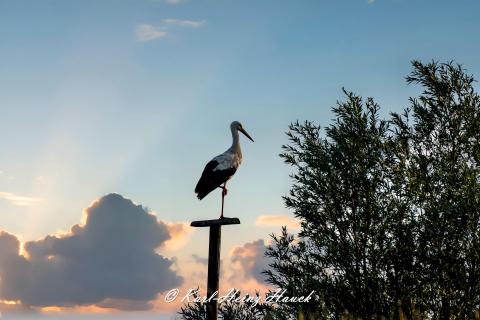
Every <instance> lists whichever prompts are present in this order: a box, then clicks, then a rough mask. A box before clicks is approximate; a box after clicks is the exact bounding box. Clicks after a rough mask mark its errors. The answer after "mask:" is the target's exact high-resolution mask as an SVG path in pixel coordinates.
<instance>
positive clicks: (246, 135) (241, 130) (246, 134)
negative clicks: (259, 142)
mask: <svg viewBox="0 0 480 320" xmlns="http://www.w3.org/2000/svg"><path fill="white" fill-rule="evenodd" d="M239 130H240V132H241V133H243V134H244V135H245V137H247V138H248V139H250V140H252V142H255V141H253V139H252V137H250V135H249V134H248V133H247V131H245V129H243V128H240V129H239Z"/></svg>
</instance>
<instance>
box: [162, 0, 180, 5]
mask: <svg viewBox="0 0 480 320" xmlns="http://www.w3.org/2000/svg"><path fill="white" fill-rule="evenodd" d="M165 2H166V3H168V4H180V3H182V2H183V0H165Z"/></svg>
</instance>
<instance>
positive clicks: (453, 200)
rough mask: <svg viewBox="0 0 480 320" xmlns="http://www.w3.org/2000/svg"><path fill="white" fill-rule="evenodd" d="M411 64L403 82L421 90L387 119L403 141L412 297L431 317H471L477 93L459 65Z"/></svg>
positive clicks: (477, 273)
mask: <svg viewBox="0 0 480 320" xmlns="http://www.w3.org/2000/svg"><path fill="white" fill-rule="evenodd" d="M413 67H414V70H413V72H412V73H411V74H410V76H408V77H407V81H408V82H409V83H415V84H421V85H422V86H423V88H424V91H423V92H422V94H421V95H420V96H419V97H418V98H415V99H411V100H410V101H411V112H409V111H408V112H407V113H406V114H405V115H404V116H403V117H400V116H398V115H394V120H395V123H396V125H397V127H398V128H399V130H398V132H399V133H400V134H401V135H402V136H403V137H405V138H406V141H408V151H409V153H408V160H409V164H408V166H407V168H406V176H408V182H409V183H408V187H409V192H410V194H411V201H412V207H413V209H414V210H415V214H416V217H417V225H418V229H417V231H418V238H417V241H418V243H417V245H416V247H417V251H416V260H417V263H418V268H419V269H421V270H422V272H421V273H419V277H420V278H419V280H420V281H419V283H418V288H417V292H418V294H419V297H418V300H419V303H420V305H421V307H422V309H423V310H425V312H426V313H427V314H429V315H430V316H431V318H433V319H465V318H472V317H473V316H474V313H475V312H478V310H479V308H480V282H479V281H480V255H479V254H480V215H479V211H480V206H479V205H480V203H479V201H480V167H479V165H480V163H479V160H480V145H479V141H480V98H479V95H478V94H477V93H476V92H475V90H474V88H473V82H474V79H473V77H472V76H470V75H468V74H466V72H465V70H464V69H462V67H461V66H459V65H454V64H453V63H445V64H439V63H436V62H432V63H429V64H426V65H425V64H422V63H421V62H419V61H414V62H413ZM409 117H411V118H412V119H413V124H410V123H409V121H408V118H409Z"/></svg>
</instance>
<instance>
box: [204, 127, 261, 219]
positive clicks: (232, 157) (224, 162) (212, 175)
mask: <svg viewBox="0 0 480 320" xmlns="http://www.w3.org/2000/svg"><path fill="white" fill-rule="evenodd" d="M230 130H231V131H232V140H233V141H232V146H231V147H230V148H228V150H227V151H225V152H224V153H222V154H220V155H218V156H216V157H215V158H213V159H212V160H211V161H210V162H209V163H207V165H206V166H205V169H204V170H203V173H202V176H201V177H200V180H199V181H198V183H197V186H196V187H195V193H196V194H197V197H198V199H200V200H201V199H203V198H204V197H205V196H206V195H207V194H209V193H210V192H212V191H213V190H215V189H216V188H219V187H220V188H222V213H221V215H220V218H223V201H224V197H225V195H226V194H227V188H226V184H227V181H228V180H229V179H230V178H231V177H232V176H233V175H234V174H235V172H236V171H237V169H238V167H239V166H240V164H241V163H242V150H241V148H240V137H239V134H238V132H241V133H243V134H244V135H245V136H246V137H247V138H249V139H250V140H252V141H253V139H252V138H251V137H250V135H249V134H248V133H247V131H245V129H243V127H242V124H241V123H240V122H238V121H234V122H232V123H231V124H230ZM222 184H223V186H222Z"/></svg>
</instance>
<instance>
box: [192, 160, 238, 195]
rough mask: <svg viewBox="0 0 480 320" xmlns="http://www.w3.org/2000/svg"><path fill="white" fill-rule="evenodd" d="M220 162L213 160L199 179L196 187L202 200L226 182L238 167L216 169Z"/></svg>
mask: <svg viewBox="0 0 480 320" xmlns="http://www.w3.org/2000/svg"><path fill="white" fill-rule="evenodd" d="M217 165H218V162H217V161H216V160H212V161H210V162H209V163H207V165H206V166H205V169H203V173H202V176H201V177H200V180H198V183H197V186H196V187H195V193H196V194H197V198H198V199H200V200H202V199H203V198H204V197H205V196H206V195H207V194H209V193H210V192H212V191H213V190H215V189H216V188H218V187H219V186H221V185H222V183H224V182H226V181H227V180H228V179H229V178H230V177H231V176H233V174H234V173H235V171H237V169H235V168H229V169H225V170H215V171H214V169H215V168H216V167H217Z"/></svg>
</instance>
